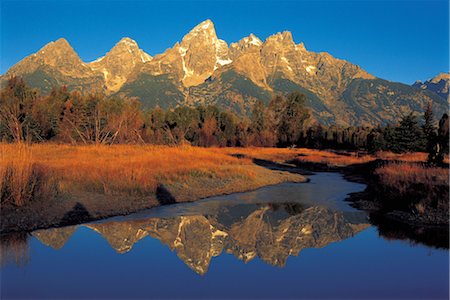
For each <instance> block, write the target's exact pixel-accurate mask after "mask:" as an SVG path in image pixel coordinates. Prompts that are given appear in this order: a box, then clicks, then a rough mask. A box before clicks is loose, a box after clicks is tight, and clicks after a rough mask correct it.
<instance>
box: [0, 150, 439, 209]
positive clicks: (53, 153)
mask: <svg viewBox="0 0 450 300" xmlns="http://www.w3.org/2000/svg"><path fill="white" fill-rule="evenodd" d="M232 154H243V157H241V158H236V157H233V156H232ZM0 158H1V159H0V192H1V194H0V196H1V199H2V202H4V203H5V202H8V201H10V202H13V203H14V204H16V205H18V206H20V205H23V204H25V203H27V202H28V201H30V200H31V198H32V197H33V198H38V197H44V198H45V197H51V196H52V195H53V194H55V193H74V192H78V191H80V190H81V191H87V192H93V193H99V194H103V195H128V196H137V197H142V196H144V197H145V196H149V195H154V193H155V191H156V189H157V187H158V186H159V185H161V184H164V185H169V186H170V185H172V186H173V187H175V188H176V189H177V191H178V192H179V193H184V195H185V196H188V195H189V189H190V188H194V187H193V186H194V185H198V187H197V188H200V187H201V184H202V182H205V186H204V188H209V189H212V190H214V188H216V186H215V185H221V191H225V190H226V189H227V188H226V186H225V185H226V184H231V183H233V184H236V183H239V184H240V185H245V183H246V182H258V184H257V185H259V186H260V185H263V184H264V182H263V181H260V179H261V178H260V177H264V176H265V177H267V174H268V173H267V172H268V170H265V171H267V172H266V173H264V172H262V168H261V167H256V166H255V165H254V164H253V163H252V159H253V158H257V159H264V160H269V161H276V162H285V161H288V160H292V159H297V160H299V161H301V162H313V163H320V164H327V165H330V166H338V167H345V166H348V165H351V164H359V163H366V162H369V161H372V160H375V159H377V158H380V159H383V160H386V161H403V162H404V163H400V164H399V163H397V162H395V163H394V162H393V163H388V164H387V165H385V166H384V167H382V168H379V169H378V170H377V174H378V175H380V178H381V179H382V180H384V181H386V183H387V184H393V185H395V184H399V182H400V181H401V182H405V181H413V182H416V181H420V182H429V183H430V184H434V183H436V180H439V182H445V180H447V183H448V176H446V174H447V175H448V173H447V171H448V170H446V169H442V168H427V167H424V166H418V165H411V164H409V163H410V162H425V161H426V158H427V155H426V153H409V154H401V155H400V154H393V153H386V152H380V153H377V154H376V155H359V154H358V153H356V152H345V153H343V154H342V153H336V152H331V151H322V150H314V149H305V148H299V149H288V148H200V147H191V146H179V147H169V146H139V145H115V146H94V145H92V146H72V145H59V144H32V145H26V144H0ZM447 161H448V158H447ZM271 182H272V181H271V180H269V181H268V182H267V184H270V183H271ZM191 185H192V186H191ZM252 186H253V185H252ZM241 189H242V190H245V188H244V187H242V188H241ZM232 191H235V189H232ZM218 192H219V191H218ZM193 195H197V194H196V193H194V194H193ZM203 195H208V193H206V192H205V193H200V194H198V196H203Z"/></svg>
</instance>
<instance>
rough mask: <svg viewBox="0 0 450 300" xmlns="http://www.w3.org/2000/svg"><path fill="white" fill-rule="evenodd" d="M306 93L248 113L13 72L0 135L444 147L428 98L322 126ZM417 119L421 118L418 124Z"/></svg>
mask: <svg viewBox="0 0 450 300" xmlns="http://www.w3.org/2000/svg"><path fill="white" fill-rule="evenodd" d="M305 102H306V96H305V95H304V94H301V93H299V92H293V93H290V94H288V95H286V96H275V97H274V98H273V99H272V100H271V101H270V102H269V103H268V104H267V105H265V104H264V103H263V102H261V101H257V102H256V103H255V104H254V106H253V108H252V112H251V115H250V117H239V116H237V115H236V114H234V113H233V112H231V111H223V110H220V109H218V108H217V107H216V106H211V105H209V106H203V105H200V106H196V107H188V106H180V107H176V108H174V109H169V110H163V109H161V108H158V107H157V108H154V109H150V110H143V109H141V107H140V102H139V101H138V100H136V99H122V98H120V99H119V98H106V97H105V96H103V95H101V94H91V95H82V94H81V93H79V92H77V91H72V92H69V91H68V90H67V88H66V87H60V88H53V90H52V91H51V93H50V94H48V95H40V93H39V92H38V91H37V90H35V89H32V88H30V87H28V86H27V84H26V83H25V82H24V81H23V80H22V79H21V78H18V77H13V78H11V79H10V80H9V81H8V83H7V84H6V85H5V87H4V88H2V90H1V91H0V139H1V140H3V141H25V140H26V141H32V142H40V141H56V142H63V143H74V144H118V143H150V144H164V145H179V144H185V143H189V144H191V145H195V146H204V147H211V146H219V147H226V146H237V147H248V146H260V147H288V146H289V147H291V146H301V147H311V148H319V149H322V148H327V149H349V150H365V151H369V152H376V151H379V150H387V151H393V152H397V153H401V152H411V151H428V152H429V153H430V159H431V160H440V159H441V157H443V154H444V153H448V116H447V115H446V114H444V116H443V117H442V118H441V120H440V122H439V126H436V124H435V123H436V121H435V119H434V116H433V112H432V107H431V104H430V105H429V106H428V107H427V109H426V111H425V113H424V116H423V121H422V122H421V120H419V118H418V117H417V116H415V115H413V114H409V115H406V116H404V117H402V118H401V120H399V122H398V124H392V125H387V126H378V127H374V128H373V127H355V126H352V127H342V126H336V125H331V126H324V125H320V124H314V123H313V122H311V113H310V111H309V110H308V109H307V108H306V106H305ZM421 124H422V125H421Z"/></svg>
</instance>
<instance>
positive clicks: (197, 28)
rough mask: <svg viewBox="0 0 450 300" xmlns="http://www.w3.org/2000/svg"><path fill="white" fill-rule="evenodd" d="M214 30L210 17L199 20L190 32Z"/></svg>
mask: <svg viewBox="0 0 450 300" xmlns="http://www.w3.org/2000/svg"><path fill="white" fill-rule="evenodd" d="M205 30H206V31H214V32H215V28H214V23H213V22H212V21H211V20H210V19H206V20H205V21H203V22H201V23H200V24H198V25H197V26H195V27H194V28H193V29H192V30H191V31H190V32H200V31H205Z"/></svg>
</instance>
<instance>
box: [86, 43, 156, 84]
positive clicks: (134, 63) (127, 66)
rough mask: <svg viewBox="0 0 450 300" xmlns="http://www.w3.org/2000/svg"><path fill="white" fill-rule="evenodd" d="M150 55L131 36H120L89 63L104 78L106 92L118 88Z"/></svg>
mask: <svg viewBox="0 0 450 300" xmlns="http://www.w3.org/2000/svg"><path fill="white" fill-rule="evenodd" d="M151 59H152V57H151V56H150V55H148V54H147V53H145V52H144V51H143V50H142V49H140V48H139V46H138V44H137V43H136V41H134V40H132V39H131V38H128V37H124V38H122V39H121V40H120V41H119V42H118V43H117V44H116V45H115V46H114V47H113V48H112V49H111V50H110V51H109V52H108V53H106V55H105V56H103V57H100V58H98V59H97V60H95V61H93V62H91V63H89V66H90V67H91V69H92V70H94V71H97V72H100V73H101V74H102V75H103V77H104V79H105V87H106V89H107V92H115V91H117V90H119V89H120V88H121V87H122V85H123V84H124V83H125V82H126V81H127V79H128V77H129V75H130V74H131V73H132V72H133V71H134V70H135V69H136V68H140V67H141V66H142V65H143V64H144V63H146V62H148V61H150V60H151Z"/></svg>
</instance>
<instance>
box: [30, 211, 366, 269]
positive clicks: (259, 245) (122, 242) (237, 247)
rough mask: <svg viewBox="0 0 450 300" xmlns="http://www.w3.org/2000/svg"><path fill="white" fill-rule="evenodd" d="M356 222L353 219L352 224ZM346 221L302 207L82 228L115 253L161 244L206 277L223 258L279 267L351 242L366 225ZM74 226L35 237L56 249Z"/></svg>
mask: <svg viewBox="0 0 450 300" xmlns="http://www.w3.org/2000/svg"><path fill="white" fill-rule="evenodd" d="M353 219H354V218H353ZM359 219H360V222H355V221H354V220H353V221H350V220H349V219H347V217H346V216H345V215H344V213H342V212H336V211H332V210H330V209H328V208H325V207H309V208H305V207H303V206H302V205H300V204H274V205H267V204H265V205H258V206H252V207H247V208H245V209H242V206H241V207H231V208H226V209H223V210H220V211H219V212H218V213H217V214H216V215H205V216H203V215H193V216H176V217H173V218H148V219H140V220H133V221H122V222H120V221H117V222H100V223H92V224H86V225H80V226H81V227H86V228H89V229H91V230H94V231H95V232H97V233H99V234H100V235H101V236H102V237H104V238H105V239H106V240H107V241H108V243H109V244H110V245H111V247H112V248H114V249H115V250H116V251H117V252H118V253H126V252H128V251H131V250H132V248H133V246H134V245H135V244H136V243H137V242H139V240H141V239H143V238H145V237H147V236H149V237H152V238H156V239H158V240H160V241H161V242H162V243H163V244H165V245H167V246H168V248H169V249H170V250H171V251H175V252H176V254H177V255H178V257H179V258H180V259H181V260H182V261H183V262H184V263H185V264H186V265H187V266H188V267H189V268H191V269H192V270H193V271H195V272H196V273H198V274H200V275H204V274H205V273H206V272H207V271H208V268H209V265H210V264H211V261H212V258H213V257H215V256H218V255H220V254H222V253H223V252H226V253H231V254H233V255H234V256H235V257H236V258H238V259H240V260H242V261H244V262H249V261H251V260H252V259H254V258H256V257H259V258H260V259H261V260H262V261H264V262H266V263H268V264H270V265H273V266H278V267H283V266H285V265H286V262H287V259H288V257H289V256H290V255H298V254H299V253H300V251H301V250H302V249H305V248H321V247H325V246H326V245H328V244H330V243H332V242H336V241H340V240H344V239H346V238H349V237H351V236H353V235H355V234H356V233H358V232H359V231H361V230H363V229H365V228H367V227H368V226H369V225H368V224H367V223H366V222H365V217H364V216H363V215H362V216H361V217H360V218H359ZM76 228H77V226H71V227H65V228H58V229H50V230H39V231H36V232H34V233H33V235H34V236H35V237H36V238H37V239H39V240H40V241H41V242H42V243H44V244H45V245H48V246H51V247H53V248H55V249H60V248H61V247H62V246H63V245H64V244H65V243H66V242H67V240H68V239H69V238H70V236H71V234H73V233H74V232H75V230H76Z"/></svg>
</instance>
